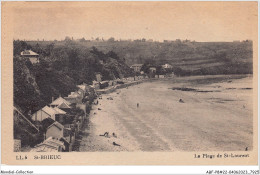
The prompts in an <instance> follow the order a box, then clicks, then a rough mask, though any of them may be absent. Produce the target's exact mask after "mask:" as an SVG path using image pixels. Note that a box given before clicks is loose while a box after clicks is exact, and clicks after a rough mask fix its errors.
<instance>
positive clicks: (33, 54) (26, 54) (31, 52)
mask: <svg viewBox="0 0 260 175" xmlns="http://www.w3.org/2000/svg"><path fill="white" fill-rule="evenodd" d="M21 55H22V56H39V54H37V53H35V52H33V51H32V50H24V51H22V52H21Z"/></svg>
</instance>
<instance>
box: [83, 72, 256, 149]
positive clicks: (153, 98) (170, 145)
mask: <svg viewBox="0 0 260 175" xmlns="http://www.w3.org/2000/svg"><path fill="white" fill-rule="evenodd" d="M238 77H239V78H238ZM252 86H253V85H252V77H250V76H249V77H243V78H241V77H240V76H232V77H230V76H227V75H220V76H193V77H179V78H177V77H176V78H174V79H170V80H169V79H167V80H156V81H152V82H143V83H141V84H137V85H133V86H130V87H128V88H123V89H117V90H116V91H114V92H112V93H110V94H103V95H102V99H98V101H99V103H98V105H93V107H92V108H93V109H92V110H91V112H90V115H89V124H88V126H87V127H86V129H85V131H84V132H83V138H82V140H81V142H80V147H79V151H80V152H87V151H89V152H93V151H106V152H113V151H240V150H241V151H244V150H245V149H246V148H247V149H248V150H251V149H252V145H253V99H252V97H253V89H252ZM173 88H175V90H173ZM109 97H111V98H112V99H111V98H109ZM108 98H109V99H108ZM180 99H182V100H183V103H180V101H179V100H180ZM137 103H139V107H137ZM98 108H99V109H98ZM105 132H108V133H109V137H105V136H100V135H103V134H104V133H105ZM112 133H114V134H115V136H113V135H112ZM113 142H114V143H116V144H118V145H120V146H118V145H114V144H113Z"/></svg>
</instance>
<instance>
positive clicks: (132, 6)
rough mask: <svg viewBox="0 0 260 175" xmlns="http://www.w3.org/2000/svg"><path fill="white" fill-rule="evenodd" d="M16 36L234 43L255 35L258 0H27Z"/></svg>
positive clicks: (17, 13) (19, 9)
mask: <svg viewBox="0 0 260 175" xmlns="http://www.w3.org/2000/svg"><path fill="white" fill-rule="evenodd" d="M13 12H14V15H13V24H14V26H13V27H14V28H13V29H14V39H21V40H23V39H25V40H37V39H40V40H42V39H44V40H54V39H57V40H61V39H64V38H65V37H66V36H70V37H73V38H75V39H77V38H82V37H84V38H85V39H91V38H92V37H93V38H96V37H100V38H102V37H103V38H104V39H108V38H110V37H114V38H115V39H140V38H146V39H153V40H158V41H162V40H175V39H189V40H196V41H233V40H246V39H253V38H254V37H255V36H256V34H257V15H258V14H257V2H241V1H240V2H221V1H220V2H180V1H179V2H24V3H22V4H20V5H16V6H15V8H14V11H13Z"/></svg>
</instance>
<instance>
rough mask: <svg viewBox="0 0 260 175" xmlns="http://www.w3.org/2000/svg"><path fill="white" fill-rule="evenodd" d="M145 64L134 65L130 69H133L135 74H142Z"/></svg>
mask: <svg viewBox="0 0 260 175" xmlns="http://www.w3.org/2000/svg"><path fill="white" fill-rule="evenodd" d="M142 66H143V64H133V65H132V66H131V67H130V68H131V69H133V70H134V71H135V72H140V71H141V68H142Z"/></svg>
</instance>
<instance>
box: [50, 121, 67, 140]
mask: <svg viewBox="0 0 260 175" xmlns="http://www.w3.org/2000/svg"><path fill="white" fill-rule="evenodd" d="M63 136H64V126H63V125H62V124H60V123H59V122H57V121H55V122H54V123H53V124H51V125H50V126H49V127H48V128H47V131H46V138H49V137H52V138H55V139H60V138H61V137H63Z"/></svg>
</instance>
